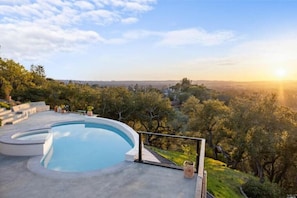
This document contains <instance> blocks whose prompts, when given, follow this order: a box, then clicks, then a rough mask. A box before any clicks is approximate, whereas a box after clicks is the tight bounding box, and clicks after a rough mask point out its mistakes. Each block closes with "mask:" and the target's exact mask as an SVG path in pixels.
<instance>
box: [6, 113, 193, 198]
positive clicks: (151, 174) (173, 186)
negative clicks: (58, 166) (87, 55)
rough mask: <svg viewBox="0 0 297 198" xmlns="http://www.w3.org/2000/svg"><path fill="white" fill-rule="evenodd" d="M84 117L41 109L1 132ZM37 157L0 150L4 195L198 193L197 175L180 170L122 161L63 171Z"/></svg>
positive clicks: (182, 197)
mask: <svg viewBox="0 0 297 198" xmlns="http://www.w3.org/2000/svg"><path fill="white" fill-rule="evenodd" d="M82 119H84V116H83V115H78V114H71V113H70V114H60V113H55V112H52V111H46V112H40V113H37V114H34V115H31V116H30V117H29V119H27V120H25V121H23V122H20V123H17V124H15V125H5V126H3V127H1V128H0V136H1V135H4V134H6V133H10V132H22V131H27V130H32V129H39V128H47V127H49V126H51V125H52V124H53V123H56V122H62V121H74V120H82ZM146 155H148V156H150V155H149V154H147V153H146ZM38 159H40V157H39V158H38V157H33V158H30V157H13V156H4V155H1V154H0V197H1V198H10V197H11V198H15V197H18V198H23V197H24V198H27V197H34V198H35V197H43V198H47V197H49V198H52V197H65V198H67V197H71V198H75V197H79V198H81V197H84V198H93V197H94V198H95V197H96V198H97V197H102V198H109V197H110V198H113V197H129V198H134V197H135V198H136V197H137V198H139V197H149V198H151V197H154V198H159V197H160V198H162V197H164V198H167V197H170V198H174V197H178V198H188V197H189V198H190V197H191V198H193V197H195V192H196V178H197V176H196V175H195V177H194V178H193V179H186V178H184V176H183V172H182V171H180V170H173V169H168V168H163V167H158V166H152V165H146V164H140V163H134V162H123V163H121V164H119V165H116V166H114V167H111V168H108V169H104V170H98V171H93V172H88V173H61V172H55V171H51V170H48V169H45V168H43V167H42V166H41V165H40V163H39V161H38Z"/></svg>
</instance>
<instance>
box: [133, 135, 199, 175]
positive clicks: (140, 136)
mask: <svg viewBox="0 0 297 198" xmlns="http://www.w3.org/2000/svg"><path fill="white" fill-rule="evenodd" d="M137 132H138V133H139V146H138V159H137V160H136V161H137V162H140V163H144V162H143V160H142V134H147V135H155V136H162V137H172V138H182V139H189V140H196V143H197V144H196V163H195V166H196V167H195V168H196V171H195V172H196V173H198V175H199V176H201V173H202V177H203V170H204V152H205V149H204V147H205V139H203V138H196V137H189V136H179V135H170V134H162V133H152V132H145V131H137ZM200 142H201V143H202V144H201V145H200ZM202 147H203V148H202ZM201 156H203V157H201ZM201 158H203V159H201ZM146 163H148V162H146ZM149 164H153V165H158V166H163V167H167V168H174V169H180V168H178V167H168V166H165V165H162V164H156V163H149ZM199 164H203V166H202V170H200V167H201V166H199Z"/></svg>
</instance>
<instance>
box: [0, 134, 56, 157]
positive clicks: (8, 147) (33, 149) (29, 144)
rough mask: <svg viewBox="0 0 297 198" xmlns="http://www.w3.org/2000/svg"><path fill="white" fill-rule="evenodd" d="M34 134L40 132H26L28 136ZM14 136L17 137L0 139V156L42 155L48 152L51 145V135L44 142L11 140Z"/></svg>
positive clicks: (10, 135) (9, 135)
mask: <svg viewBox="0 0 297 198" xmlns="http://www.w3.org/2000/svg"><path fill="white" fill-rule="evenodd" d="M36 133H40V130H38V131H30V132H27V134H28V135H31V134H32V135H33V134H36ZM23 134H25V133H23ZM15 136H17V134H13V135H12V134H7V136H4V137H1V141H0V153H1V154H3V155H10V156H36V155H44V154H46V153H47V152H48V150H49V149H50V147H51V145H52V143H53V134H50V133H49V135H48V136H47V138H46V139H44V140H17V139H14V138H12V137H15Z"/></svg>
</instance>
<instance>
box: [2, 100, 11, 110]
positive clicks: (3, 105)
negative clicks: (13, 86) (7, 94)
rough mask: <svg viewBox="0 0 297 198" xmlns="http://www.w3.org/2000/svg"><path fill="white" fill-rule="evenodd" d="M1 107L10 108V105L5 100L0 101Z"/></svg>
mask: <svg viewBox="0 0 297 198" xmlns="http://www.w3.org/2000/svg"><path fill="white" fill-rule="evenodd" d="M0 107H1V108H6V109H10V105H9V104H7V103H5V102H0Z"/></svg>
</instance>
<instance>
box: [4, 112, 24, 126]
mask: <svg viewBox="0 0 297 198" xmlns="http://www.w3.org/2000/svg"><path fill="white" fill-rule="evenodd" d="M27 118H28V114H16V115H14V116H13V117H11V119H10V120H9V121H8V122H6V124H16V123H18V122H21V121H23V120H25V119H27Z"/></svg>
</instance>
